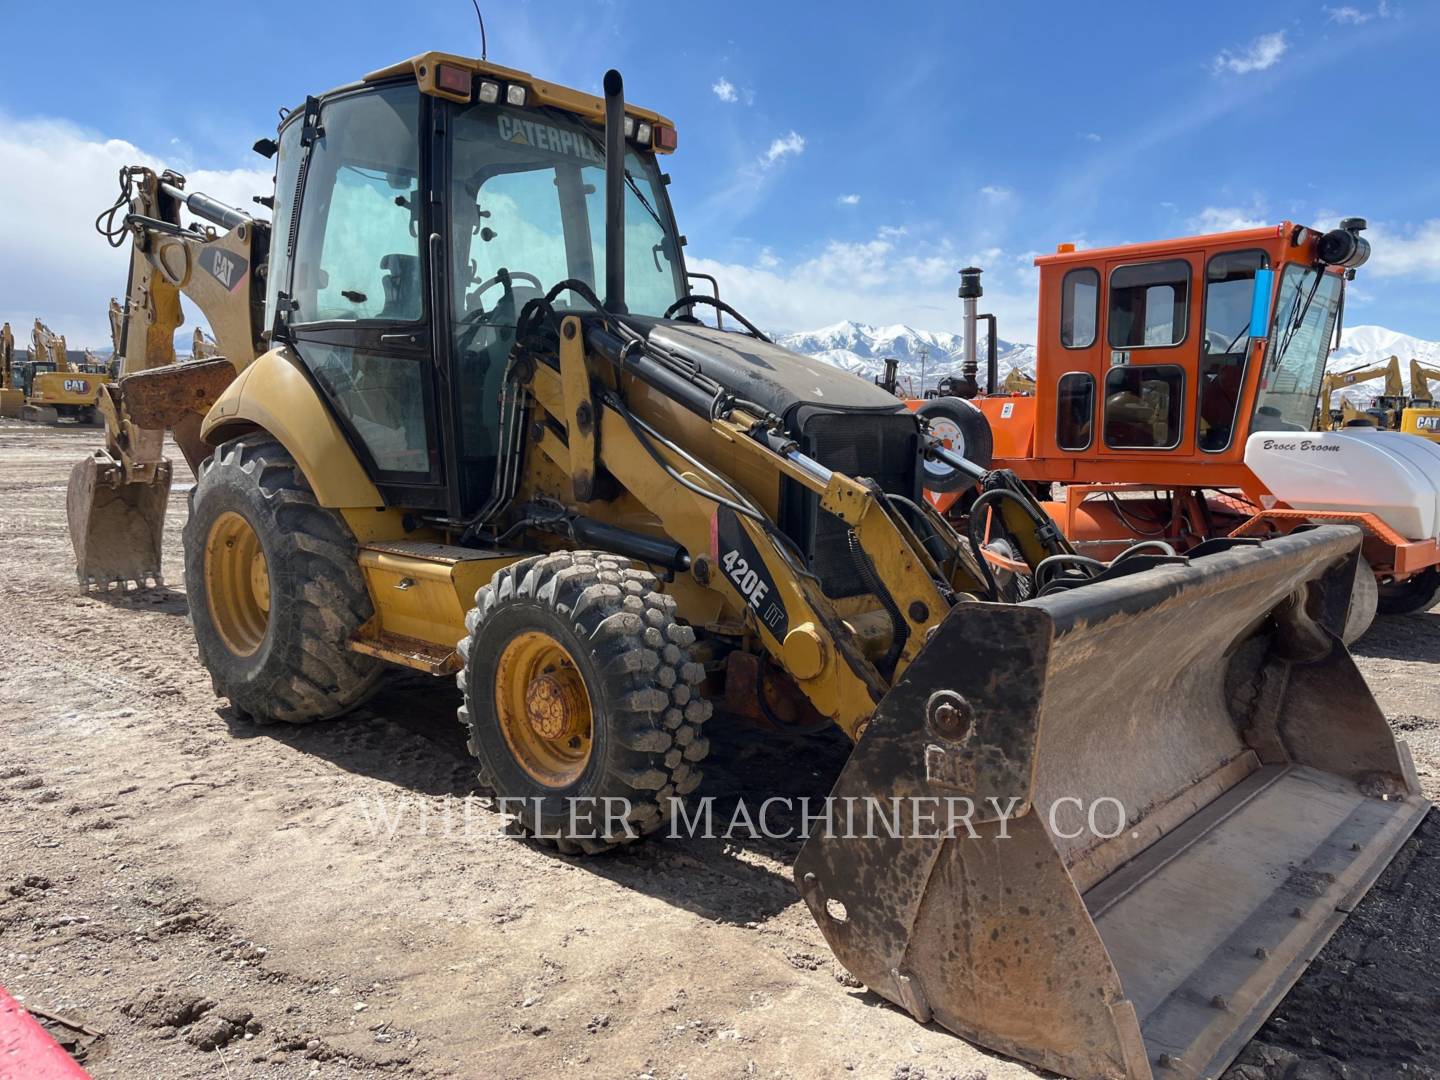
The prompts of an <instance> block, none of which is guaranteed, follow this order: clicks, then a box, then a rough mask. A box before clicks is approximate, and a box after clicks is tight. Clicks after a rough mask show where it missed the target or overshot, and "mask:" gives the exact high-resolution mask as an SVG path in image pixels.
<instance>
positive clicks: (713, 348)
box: [629, 319, 908, 433]
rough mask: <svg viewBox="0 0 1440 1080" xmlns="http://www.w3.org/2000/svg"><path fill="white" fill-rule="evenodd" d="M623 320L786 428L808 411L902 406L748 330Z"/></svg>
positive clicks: (797, 424) (856, 380) (848, 376)
mask: <svg viewBox="0 0 1440 1080" xmlns="http://www.w3.org/2000/svg"><path fill="white" fill-rule="evenodd" d="M629 322H630V323H631V325H632V326H634V327H635V328H636V329H638V330H642V331H643V332H644V333H645V334H646V337H647V338H648V339H649V341H650V343H651V344H652V345H655V346H657V347H659V348H663V349H666V350H668V351H670V352H672V353H674V354H676V355H677V356H681V357H683V358H684V359H685V360H687V361H689V362H690V363H692V364H694V365H695V366H696V367H697V368H699V369H700V371H702V372H703V373H704V374H706V375H708V376H709V377H710V378H712V379H714V380H715V381H716V382H717V383H719V384H720V385H721V386H723V387H725V389H727V390H729V391H730V392H731V393H733V394H735V395H736V396H737V397H741V398H744V399H746V400H747V401H753V402H755V403H756V404H757V405H761V406H763V407H764V408H766V409H768V410H769V411H770V412H773V413H775V414H776V415H777V416H780V417H782V418H783V419H784V421H785V424H786V427H787V428H789V429H790V430H791V431H792V433H793V432H794V431H796V430H797V429H798V428H799V427H800V426H801V425H802V423H803V419H802V414H804V413H809V412H816V411H820V412H869V413H900V412H907V411H908V410H906V408H905V406H904V405H903V404H902V403H901V402H900V401H899V400H897V399H896V398H895V397H893V396H892V395H890V394H887V393H886V392H885V391H884V390H882V389H880V387H878V386H876V385H875V384H874V383H873V382H871V381H870V380H868V379H866V378H864V377H863V376H860V375H855V374H852V373H851V372H848V371H845V370H844V369H843V368H838V367H836V366H835V365H833V364H827V363H826V362H825V361H824V360H818V359H816V358H815V357H813V356H806V355H804V354H803V353H796V352H791V351H790V350H789V349H782V348H780V346H778V345H774V344H771V343H769V342H765V341H761V340H759V339H758V338H754V337H750V336H749V335H748V334H740V333H730V332H728V331H722V330H715V329H712V328H710V327H708V326H698V325H695V324H693V323H680V322H668V321H662V320H658V319H652V320H646V319H630V320H629Z"/></svg>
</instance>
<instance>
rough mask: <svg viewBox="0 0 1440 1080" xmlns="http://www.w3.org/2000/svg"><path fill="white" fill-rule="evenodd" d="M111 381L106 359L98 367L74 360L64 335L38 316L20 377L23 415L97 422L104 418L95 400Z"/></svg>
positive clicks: (46, 420) (54, 421)
mask: <svg viewBox="0 0 1440 1080" xmlns="http://www.w3.org/2000/svg"><path fill="white" fill-rule="evenodd" d="M109 381H110V374H109V371H108V370H107V369H106V367H105V365H104V364H103V363H102V364H101V365H100V366H99V370H98V371H89V370H85V368H84V367H82V366H81V365H78V364H74V363H72V362H71V361H70V354H69V350H68V348H67V347H66V344H65V337H64V335H61V334H56V333H55V332H54V331H53V330H51V329H50V328H49V327H48V326H46V325H45V324H44V323H43V322H41V321H40V320H39V319H36V320H35V325H34V326H33V327H32V328H31V330H30V359H29V360H28V361H27V363H26V365H25V367H24V370H23V373H22V379H21V382H22V385H23V388H24V391H25V404H24V406H23V407H22V408H21V411H20V416H21V418H22V419H25V420H32V421H37V422H39V423H43V424H58V423H59V422H60V421H61V420H62V419H65V420H76V421H78V422H79V423H82V424H97V425H98V424H100V423H102V421H101V419H100V415H99V413H98V412H97V411H96V408H95V403H96V400H97V398H98V396H99V393H100V388H101V387H102V386H104V385H105V384H106V383H108V382H109Z"/></svg>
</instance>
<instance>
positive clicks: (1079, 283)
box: [1060, 266, 1100, 349]
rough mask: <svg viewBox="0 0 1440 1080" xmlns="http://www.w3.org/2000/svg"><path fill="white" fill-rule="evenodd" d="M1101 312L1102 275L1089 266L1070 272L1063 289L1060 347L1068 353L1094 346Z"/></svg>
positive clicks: (1061, 291)
mask: <svg viewBox="0 0 1440 1080" xmlns="http://www.w3.org/2000/svg"><path fill="white" fill-rule="evenodd" d="M1099 311H1100V274H1099V271H1096V270H1092V269H1091V268H1090V267H1088V266H1087V267H1084V268H1082V269H1079V270H1071V271H1070V272H1069V273H1068V274H1066V275H1065V280H1064V282H1063V283H1062V285H1061V287H1060V344H1061V345H1063V346H1065V348H1067V349H1088V348H1089V347H1090V346H1091V345H1094V344H1095V323H1096V320H1097V318H1098V316H1099Z"/></svg>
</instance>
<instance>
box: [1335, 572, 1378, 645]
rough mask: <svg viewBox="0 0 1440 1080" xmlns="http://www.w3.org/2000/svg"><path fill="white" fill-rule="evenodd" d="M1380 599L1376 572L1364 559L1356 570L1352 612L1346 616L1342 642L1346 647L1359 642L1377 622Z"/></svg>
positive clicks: (1352, 594)
mask: <svg viewBox="0 0 1440 1080" xmlns="http://www.w3.org/2000/svg"><path fill="white" fill-rule="evenodd" d="M1379 599H1380V586H1379V584H1378V583H1377V582H1376V580H1375V571H1374V570H1372V569H1370V564H1369V563H1368V562H1366V561H1365V560H1364V559H1361V560H1360V565H1358V566H1357V567H1356V568H1355V588H1354V589H1353V590H1352V591H1351V593H1350V610H1349V611H1348V612H1347V613H1346V615H1345V628H1344V629H1343V630H1342V631H1341V633H1340V640H1341V641H1343V642H1344V643H1345V644H1346V645H1349V644H1351V643H1352V642H1355V641H1359V640H1360V639H1361V638H1362V637H1364V636H1365V631H1367V630H1369V629H1370V627H1371V625H1372V624H1373V623H1374V622H1375V610H1376V607H1377V606H1378V601H1379Z"/></svg>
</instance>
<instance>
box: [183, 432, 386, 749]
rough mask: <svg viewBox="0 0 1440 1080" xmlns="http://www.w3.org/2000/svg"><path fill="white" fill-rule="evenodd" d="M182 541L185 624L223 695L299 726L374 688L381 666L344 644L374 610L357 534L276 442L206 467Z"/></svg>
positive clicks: (215, 458)
mask: <svg viewBox="0 0 1440 1080" xmlns="http://www.w3.org/2000/svg"><path fill="white" fill-rule="evenodd" d="M184 542H185V586H186V592H187V594H188V596H189V602H190V621H191V624H192V625H193V627H194V630H195V643H196V645H197V646H198V647H199V650H200V662H201V663H203V664H204V665H205V667H206V669H207V670H208V671H209V672H210V678H211V681H212V683H213V684H214V687H215V693H216V694H217V695H218V696H220V697H226V698H229V699H230V702H231V704H232V705H234V706H235V708H237V709H239V710H240V711H241V712H244V713H247V714H249V715H250V716H251V717H252V718H254V719H255V720H257V721H260V722H262V723H266V722H272V721H282V722H285V723H291V724H304V723H309V722H310V721H312V720H325V719H328V718H330V717H333V716H339V715H340V714H341V713H344V712H347V711H348V710H350V709H353V708H354V707H355V706H357V705H359V704H360V703H361V702H363V701H364V700H365V699H366V698H368V697H369V696H370V695H371V694H372V693H374V691H375V689H376V686H377V683H378V682H379V679H380V675H381V671H382V669H383V665H382V664H381V662H380V661H378V660H376V659H375V658H373V657H370V656H364V655H362V654H360V653H357V652H352V651H351V650H350V649H348V648H347V647H346V642H347V641H348V640H349V638H350V636H351V635H352V634H353V633H354V632H355V631H356V630H358V629H359V628H360V627H361V626H362V625H363V624H364V623H365V622H366V621H367V620H369V619H370V618H371V617H372V616H373V615H374V608H373V606H372V605H371V602H370V594H369V593H368V591H367V590H366V588H365V579H364V577H363V575H362V574H361V572H360V566H359V564H358V562H357V561H356V544H355V538H354V536H353V535H352V534H351V532H350V530H349V528H348V527H347V526H346V524H345V521H344V519H343V518H341V517H340V515H339V514H337V513H335V511H333V510H329V509H326V508H325V507H322V506H321V505H320V504H319V503H318V502H316V500H315V496H314V494H313V493H312V492H311V490H310V485H309V484H308V483H307V482H306V480H305V477H304V475H303V474H302V473H301V472H300V469H299V467H298V466H296V464H295V460H294V459H293V458H292V457H291V456H290V455H289V454H288V453H287V452H286V450H285V448H284V447H283V446H281V445H280V444H279V443H278V442H276V441H275V440H274V439H273V438H271V437H270V436H269V435H267V434H265V433H263V432H257V433H255V434H251V435H243V436H241V437H240V438H238V439H234V440H232V441H230V442H227V443H224V444H222V445H221V446H220V447H219V448H218V449H217V450H216V451H215V453H214V454H213V455H212V456H211V457H210V458H209V459H207V460H206V461H205V462H204V463H203V464H202V465H201V467H200V476H199V478H198V479H197V480H196V483H195V487H194V488H193V489H192V490H191V493H190V518H189V520H188V521H187V522H186V523H185V532H184Z"/></svg>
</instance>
